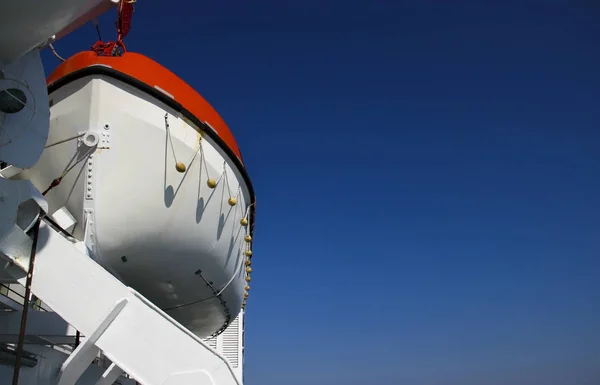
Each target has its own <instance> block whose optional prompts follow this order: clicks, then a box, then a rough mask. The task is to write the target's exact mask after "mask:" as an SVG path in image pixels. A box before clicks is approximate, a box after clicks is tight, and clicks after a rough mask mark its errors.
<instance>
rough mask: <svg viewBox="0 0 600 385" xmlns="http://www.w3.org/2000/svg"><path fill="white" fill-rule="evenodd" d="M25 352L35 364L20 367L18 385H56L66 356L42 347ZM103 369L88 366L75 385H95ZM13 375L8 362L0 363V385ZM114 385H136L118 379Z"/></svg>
mask: <svg viewBox="0 0 600 385" xmlns="http://www.w3.org/2000/svg"><path fill="white" fill-rule="evenodd" d="M26 351H27V352H28V353H30V354H32V355H34V356H35V357H36V360H37V364H36V365H35V366H32V367H21V374H20V376H19V384H22V385H56V375H57V373H59V372H60V368H61V366H62V364H63V363H64V361H65V360H66V359H67V357H68V355H67V354H66V353H64V352H61V351H60V350H58V349H54V348H51V347H47V346H43V345H29V346H26ZM105 370H106V369H105V368H103V367H102V366H98V365H90V366H89V367H88V368H87V369H86V370H85V372H84V373H83V375H82V376H81V378H80V379H79V382H78V383H77V385H97V384H98V381H99V380H100V379H101V376H102V374H103V372H105ZM12 375H13V367H12V365H10V364H9V363H8V362H6V363H0V383H1V384H3V385H5V384H10V383H11V378H12ZM115 385H138V384H136V382H135V380H133V379H127V378H125V377H120V378H119V379H118V382H116V383H115Z"/></svg>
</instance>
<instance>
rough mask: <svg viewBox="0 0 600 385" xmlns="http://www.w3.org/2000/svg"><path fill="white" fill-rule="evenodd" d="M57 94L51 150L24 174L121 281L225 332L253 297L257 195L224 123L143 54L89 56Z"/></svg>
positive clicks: (202, 329) (179, 316)
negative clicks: (251, 286)
mask: <svg viewBox="0 0 600 385" xmlns="http://www.w3.org/2000/svg"><path fill="white" fill-rule="evenodd" d="M48 91H49V97H50V105H51V108H50V132H49V136H48V141H47V146H46V149H45V151H44V153H43V154H42V156H41V158H40V160H39V161H38V162H37V164H36V165H35V166H34V167H32V168H31V169H29V170H27V171H25V172H23V175H22V176H21V177H23V178H28V179H31V181H32V182H33V183H34V184H35V186H36V187H37V188H38V189H40V191H45V190H48V189H49V190H48V191H47V193H46V198H47V200H48V204H49V212H50V213H54V215H53V217H54V219H55V221H56V222H57V223H58V224H59V225H61V226H62V227H63V228H65V229H66V230H67V231H69V232H71V233H72V234H73V236H74V237H75V238H77V239H80V240H84V241H85V244H86V245H87V247H88V249H89V255H90V257H91V258H94V259H95V260H96V261H97V262H98V263H100V264H101V265H102V266H104V267H105V268H106V269H107V270H109V271H111V272H112V273H113V274H114V275H115V276H116V277H117V278H118V279H119V280H121V281H122V282H123V283H125V284H127V285H129V286H131V287H132V288H134V289H135V290H137V291H139V292H140V293H141V294H143V295H144V296H146V297H147V298H148V299H149V300H151V301H153V302H154V303H155V304H156V305H157V306H159V307H160V308H161V309H163V310H165V311H166V312H167V313H168V314H169V315H171V316H172V317H173V318H174V319H176V320H177V321H179V322H180V323H181V324H182V325H183V326H185V327H187V328H188V329H190V330H191V331H192V332H194V333H195V334H196V335H198V336H200V337H206V336H210V335H213V334H217V333H219V332H221V331H222V330H224V328H225V327H226V326H227V325H228V324H229V322H231V321H233V319H234V318H235V317H236V316H237V314H238V312H239V311H240V308H241V307H242V306H244V305H245V301H246V299H247V297H248V290H249V286H248V282H249V281H250V272H251V256H252V251H251V245H252V229H253V224H254V202H255V198H254V192H253V189H252V184H251V182H250V179H249V177H248V175H247V173H246V169H245V166H244V163H243V160H242V156H241V153H240V151H239V148H238V146H237V144H236V141H235V139H234V137H233V135H232V133H231V132H230V130H229V129H228V127H227V125H226V124H225V122H224V121H223V119H221V117H220V116H219V114H218V113H217V112H216V111H215V110H214V109H213V108H212V107H211V106H210V105H209V104H208V103H207V102H206V101H205V100H204V99H203V98H202V97H201V96H200V95H199V94H198V93H197V92H196V91H194V90H193V89H192V88H191V87H190V86H189V85H188V84H186V83H185V82H184V81H183V80H181V79H180V78H179V77H177V76H176V75H175V74H173V73H172V72H170V71H169V70H167V69H166V68H164V67H162V66H161V65H160V64H158V63H156V62H155V61H153V60H151V59H149V58H147V57H145V56H143V55H140V54H137V53H131V52H127V53H125V54H123V55H122V56H118V57H111V56H98V55H97V54H96V53H94V52H82V53H79V54H77V55H75V56H73V57H71V58H70V59H68V60H66V61H65V62H64V63H62V64H61V65H60V66H59V67H58V68H57V69H56V70H55V71H54V73H52V74H51V75H50V76H49V78H48ZM98 290H102V288H101V287H99V288H98Z"/></svg>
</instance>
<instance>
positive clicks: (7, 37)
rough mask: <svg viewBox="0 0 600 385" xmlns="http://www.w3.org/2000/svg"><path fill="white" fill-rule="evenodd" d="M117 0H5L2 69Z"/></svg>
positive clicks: (0, 10)
mask: <svg viewBox="0 0 600 385" xmlns="http://www.w3.org/2000/svg"><path fill="white" fill-rule="evenodd" d="M115 3H116V1H114V0H44V1H38V0H12V1H10V0H5V1H2V2H0V69H2V68H3V67H5V66H6V65H8V64H10V63H12V62H14V61H16V60H18V59H19V58H20V57H22V56H23V55H25V54H26V53H28V52H30V51H32V50H35V49H36V48H37V47H39V46H40V45H44V44H46V43H47V42H48V41H49V40H50V39H52V38H53V37H54V36H56V37H60V36H63V35H65V34H66V33H68V32H70V31H72V30H73V29H75V28H77V27H79V26H80V25H82V24H83V23H85V22H87V21H89V20H92V19H93V18H95V17H97V16H99V15H100V14H102V13H103V12H105V11H107V10H108V9H110V7H111V6H114V4H115Z"/></svg>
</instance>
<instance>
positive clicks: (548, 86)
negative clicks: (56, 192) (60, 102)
mask: <svg viewBox="0 0 600 385" xmlns="http://www.w3.org/2000/svg"><path fill="white" fill-rule="evenodd" d="M599 17H600V6H598V3H597V2H593V1H590V0H575V1H568V2H567V1H560V2H559V1H552V0H549V1H544V2H542V1H537V2H534V1H526V0H523V1H503V2H495V1H485V2H484V1H458V0H456V1H441V0H439V1H424V0H421V1H416V0H413V1H391V0H388V1H377V2H375V1H373V2H367V1H363V2H358V1H334V0H322V1H314V0H304V1H295V2H291V1H275V0H272V1H260V0H257V1H252V2H248V1H244V2H242V1H240V0H238V1H233V0H232V1H229V2H218V1H212V2H208V1H184V0H180V1H172V2H158V1H152V0H144V1H140V2H139V3H138V5H137V8H136V12H135V14H134V20H133V26H132V31H131V33H130V35H129V37H128V38H127V40H126V42H127V45H128V47H129V49H130V50H132V51H137V52H141V53H144V54H146V55H148V56H150V57H152V58H154V59H155V60H157V61H159V62H160V63H162V64H163V65H165V66H166V67H168V68H170V69H171V70H172V71H174V72H175V73H177V74H178V75H180V76H181V77H182V78H184V79H185V80H186V81H187V82H189V83H190V84H191V85H192V86H194V87H195V88H196V89H197V90H198V91H199V92H200V93H201V94H202V95H203V96H205V98H207V100H208V101H209V102H211V103H212V104H213V106H214V107H215V108H216V109H217V110H218V111H219V112H220V113H221V115H222V116H223V117H224V119H225V120H226V121H227V123H228V124H229V126H230V127H231V129H232V131H233V132H234V134H235V135H236V138H237V140H238V142H239V144H240V146H241V148H242V152H243V154H244V158H245V161H246V163H247V166H248V168H249V170H250V173H251V176H252V178H253V181H254V185H255V188H256V191H257V195H258V206H257V208H258V213H257V225H256V226H257V227H256V236H255V240H256V242H255V249H254V255H255V257H254V263H253V268H254V272H253V281H252V293H251V296H250V299H249V304H248V314H247V315H248V318H247V338H246V342H247V347H246V352H247V356H246V376H245V377H246V378H245V380H246V385H304V384H310V385H359V384H360V385H364V384H393V385H397V384H402V385H481V384H485V385H496V384H498V385H501V384H502V385H505V384H511V385H573V384H577V385H597V384H598V383H599V381H600V366H599V364H598V357H599V356H600V306H599V303H600V278H598V277H599V275H600V236H599V233H600V219H599V213H600V179H599V178H598V176H599V175H600V155H599V151H598V147H599V144H600V130H599V128H598V125H599V124H600V107H598V106H599V105H600V72H599V68H600V44H599V43H600V41H599V36H600V27H599V26H598V23H597V20H598V18H599ZM113 20H114V11H113V12H109V14H107V15H105V16H103V17H102V18H101V25H102V31H103V34H104V37H105V39H109V38H110V39H112V38H114V28H113V25H112V23H113ZM95 38H96V36H95V31H94V29H93V27H92V26H91V25H88V26H86V27H84V28H82V29H81V30H79V31H77V32H76V33H74V34H73V35H71V36H68V37H67V38H65V39H64V40H62V41H60V42H58V43H57V44H56V48H57V49H58V50H59V52H60V53H61V54H62V55H63V56H68V55H70V54H73V53H75V52H77V51H79V50H85V49H87V48H88V47H89V46H90V45H91V44H93V43H94V41H95ZM45 59H46V63H47V64H48V68H53V67H54V66H56V64H57V61H56V60H55V59H54V58H52V57H51V56H50V55H48V54H45Z"/></svg>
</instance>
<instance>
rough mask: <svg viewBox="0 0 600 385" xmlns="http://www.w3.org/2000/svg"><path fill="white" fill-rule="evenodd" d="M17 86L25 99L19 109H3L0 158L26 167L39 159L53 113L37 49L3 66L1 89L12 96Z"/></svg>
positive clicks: (0, 70)
mask: <svg viewBox="0 0 600 385" xmlns="http://www.w3.org/2000/svg"><path fill="white" fill-rule="evenodd" d="M0 12H2V11H0ZM0 15H1V13H0ZM0 17H2V16H0ZM15 89H16V90H20V91H22V92H23V93H24V95H25V98H26V101H25V105H24V107H23V109H22V110H21V111H19V112H15V113H5V112H2V111H1V110H0V160H2V161H4V162H7V163H9V164H11V165H13V166H16V167H21V168H26V167H31V166H33V164H34V163H35V162H37V160H38V159H39V157H40V155H41V153H42V151H43V149H44V145H45V144H46V139H47V137H48V119H49V117H50V113H49V110H48V90H47V88H46V77H45V74H44V67H43V66H42V59H41V58H40V53H39V51H38V50H37V49H35V50H32V51H30V52H28V53H27V54H26V55H24V56H22V57H20V58H19V59H18V60H16V61H13V62H11V64H9V65H7V66H5V67H4V68H2V67H0V92H7V90H8V92H11V94H10V95H9V96H11V95H13V93H14V91H13V90H15ZM18 103H20V101H19V102H18Z"/></svg>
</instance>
